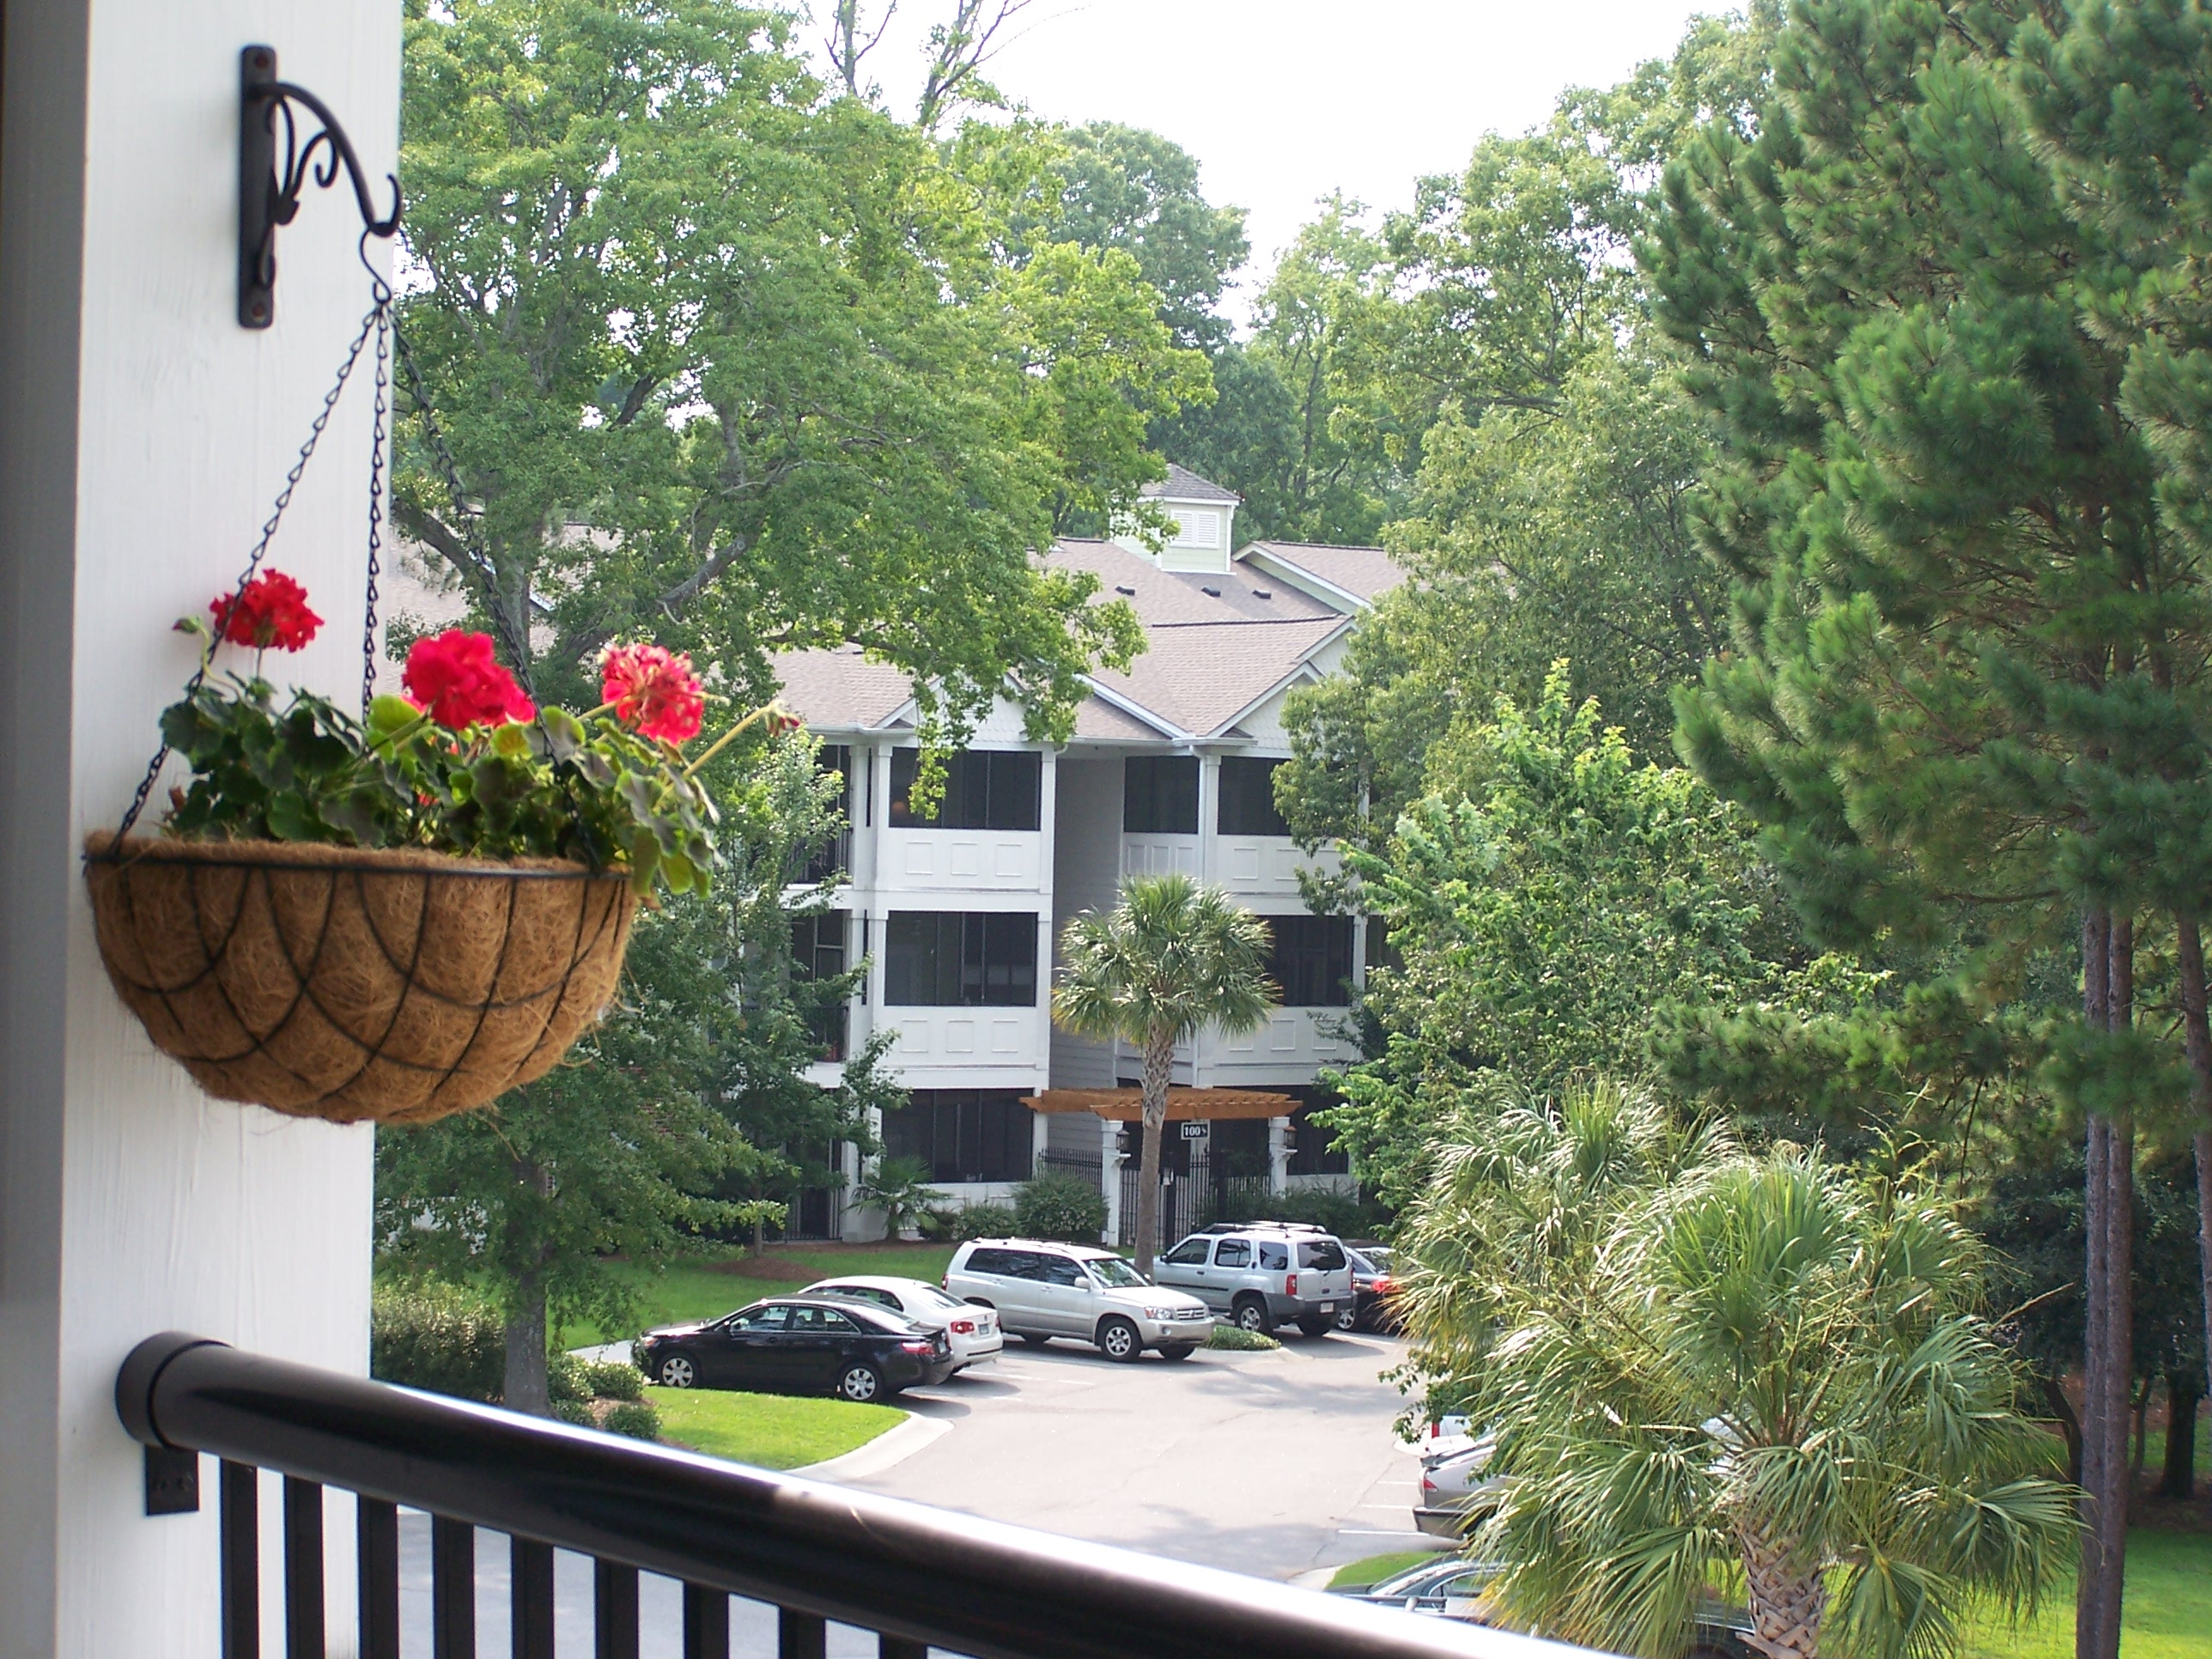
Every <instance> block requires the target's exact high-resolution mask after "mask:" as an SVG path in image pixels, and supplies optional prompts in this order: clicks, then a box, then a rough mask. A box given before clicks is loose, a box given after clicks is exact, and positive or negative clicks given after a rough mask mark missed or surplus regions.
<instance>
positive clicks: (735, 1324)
mask: <svg viewBox="0 0 2212 1659" xmlns="http://www.w3.org/2000/svg"><path fill="white" fill-rule="evenodd" d="M790 1311H791V1310H790V1309H788V1308H787V1307H785V1306H784V1305H783V1304H782V1303H781V1302H771V1303H769V1304H768V1305H767V1306H765V1307H760V1308H743V1309H740V1310H738V1312H736V1313H733V1314H732V1315H731V1316H729V1317H728V1318H727V1319H726V1320H724V1321H723V1322H722V1328H723V1329H724V1330H726V1331H729V1332H732V1333H733V1334H738V1335H743V1336H758V1335H759V1334H761V1333H762V1332H763V1331H780V1330H781V1329H782V1328H783V1321H784V1316H786V1315H787V1314H788V1313H789V1312H790Z"/></svg>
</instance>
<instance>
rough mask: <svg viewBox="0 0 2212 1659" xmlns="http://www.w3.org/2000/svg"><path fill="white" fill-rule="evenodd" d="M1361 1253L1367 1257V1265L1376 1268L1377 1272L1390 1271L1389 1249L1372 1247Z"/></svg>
mask: <svg viewBox="0 0 2212 1659" xmlns="http://www.w3.org/2000/svg"><path fill="white" fill-rule="evenodd" d="M1359 1254H1360V1255H1364V1256H1365V1257H1366V1258H1367V1265H1368V1266H1369V1267H1372V1268H1374V1269H1375V1271H1376V1273H1389V1271H1390V1252H1389V1251H1388V1250H1373V1249H1370V1250H1362V1251H1361V1252H1360V1253H1359Z"/></svg>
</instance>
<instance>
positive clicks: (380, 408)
mask: <svg viewBox="0 0 2212 1659" xmlns="http://www.w3.org/2000/svg"><path fill="white" fill-rule="evenodd" d="M382 293H383V303H382V304H381V305H380V306H379V307H378V308H377V321H376V405H375V411H374V414H372V415H371V416H370V417H369V435H368V601H367V603H366V604H365V605H364V606H363V607H362V623H361V718H362V724H363V725H367V724H368V705H369V703H370V702H372V701H374V698H375V696H376V670H377V665H378V662H379V659H380V658H381V657H382V656H383V654H384V653H382V652H381V651H380V650H379V649H378V648H377V645H378V641H377V637H376V599H377V592H376V576H377V568H378V563H379V561H378V555H379V554H380V553H381V552H382V551H383V549H384V441H385V428H386V415H387V413H388V412H389V410H390V404H391V394H392V330H393V327H394V324H393V321H392V290H391V289H383V290H382Z"/></svg>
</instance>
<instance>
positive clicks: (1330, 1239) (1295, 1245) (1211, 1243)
mask: <svg viewBox="0 0 2212 1659" xmlns="http://www.w3.org/2000/svg"><path fill="white" fill-rule="evenodd" d="M1152 1277H1153V1278H1154V1279H1157V1280H1158V1281H1159V1282H1160V1283H1161V1284H1163V1285H1174V1286H1176V1288H1177V1289H1178V1290H1185V1291H1190V1292H1191V1293H1192V1294H1194V1295H1195V1296H1198V1297H1202V1298H1203V1299H1204V1300H1205V1302H1206V1305H1207V1306H1208V1307H1210V1308H1212V1309H1213V1310H1215V1311H1216V1312H1218V1313H1225V1314H1227V1315H1228V1316H1229V1317H1230V1318H1231V1320H1232V1321H1234V1322H1236V1324H1237V1326H1238V1328H1241V1329H1243V1330H1248V1331H1258V1332H1260V1333H1261V1334H1266V1333H1267V1332H1270V1331H1273V1329H1274V1328H1275V1327H1276V1326H1278V1325H1284V1324H1292V1323H1295V1324H1296V1325H1297V1328H1299V1329H1300V1330H1302V1331H1304V1333H1305V1334H1307V1335H1308V1336H1320V1335H1322V1334H1325V1333H1327V1332H1328V1331H1329V1330H1331V1329H1333V1328H1334V1327H1335V1324H1336V1316H1337V1315H1338V1314H1339V1313H1340V1311H1342V1310H1344V1309H1345V1308H1346V1307H1347V1306H1349V1305H1351V1303H1352V1264H1351V1262H1350V1261H1347V1260H1346V1257H1345V1254H1344V1245H1343V1243H1342V1242H1341V1241H1340V1240H1339V1239H1338V1238H1337V1237H1335V1236H1334V1234H1332V1233H1326V1232H1323V1231H1322V1230H1321V1229H1320V1228H1318V1227H1309V1226H1305V1225H1301V1224H1299V1223H1297V1222H1295V1221H1250V1222H1244V1223H1241V1224H1236V1225H1231V1224H1230V1223H1227V1222H1222V1223H1218V1224H1217V1225H1214V1226H1212V1227H1208V1228H1207V1229H1206V1231H1203V1232H1197V1233H1193V1234H1192V1235H1191V1236H1190V1237H1188V1238H1186V1239H1184V1240H1183V1241H1182V1243H1180V1244H1178V1245H1176V1247H1175V1249H1172V1250H1170V1251H1169V1252H1168V1253H1167V1254H1166V1255H1164V1256H1162V1257H1160V1259H1159V1260H1158V1261H1155V1262H1154V1263H1153V1264H1152Z"/></svg>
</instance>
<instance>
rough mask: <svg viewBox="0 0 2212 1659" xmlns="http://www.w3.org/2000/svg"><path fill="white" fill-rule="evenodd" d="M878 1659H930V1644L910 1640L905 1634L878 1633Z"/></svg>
mask: <svg viewBox="0 0 2212 1659" xmlns="http://www.w3.org/2000/svg"><path fill="white" fill-rule="evenodd" d="M876 1652H877V1654H878V1659H929V1644H928V1643H927V1642H910V1641H908V1639H907V1638H905V1637H903V1636H885V1635H884V1634H883V1633H882V1632H877V1635H876Z"/></svg>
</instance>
